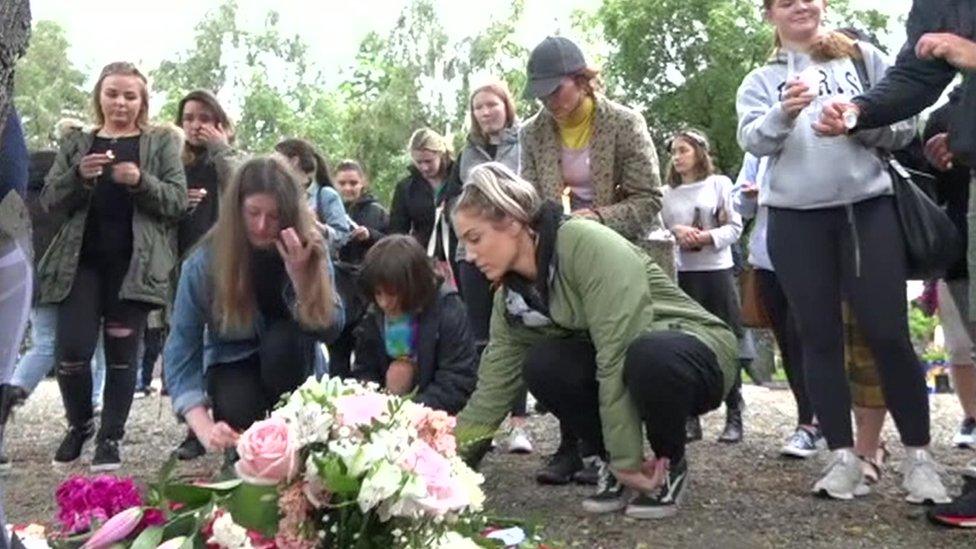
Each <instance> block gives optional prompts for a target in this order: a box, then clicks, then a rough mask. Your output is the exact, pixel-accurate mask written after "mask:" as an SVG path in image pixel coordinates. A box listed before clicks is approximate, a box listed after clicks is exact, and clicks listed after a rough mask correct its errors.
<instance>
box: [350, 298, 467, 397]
mask: <svg viewBox="0 0 976 549" xmlns="http://www.w3.org/2000/svg"><path fill="white" fill-rule="evenodd" d="M419 324H420V327H419V331H420V333H419V334H418V337H417V340H418V343H417V365H418V367H419V372H418V377H417V384H416V387H417V396H416V398H415V399H414V400H416V401H417V402H419V403H421V404H424V405H427V406H430V407H431V408H433V409H435V410H444V411H445V412H447V413H449V414H452V415H453V414H457V413H458V412H459V411H460V410H461V408H464V405H465V404H467V402H468V398H469V397H470V396H471V393H472V392H474V387H475V384H476V383H477V381H478V354H477V353H476V352H475V346H474V337H473V336H472V335H471V329H470V328H469V327H468V314H467V311H465V309H464V303H463V302H462V301H461V297H460V296H459V295H458V294H457V292H456V291H453V290H450V289H448V288H446V287H443V288H442V289H441V291H440V295H439V296H438V299H437V300H436V301H435V302H434V303H433V304H431V305H430V306H428V307H427V308H426V309H424V310H423V311H422V312H421V313H420V319H419ZM359 330H360V331H359V334H358V337H357V338H356V362H355V365H354V366H353V371H352V374H353V376H354V377H356V378H357V379H361V380H365V381H374V382H376V383H379V384H380V385H383V383H384V382H385V380H386V370H387V369H388V368H389V367H390V362H391V360H390V357H389V356H387V354H386V344H385V341H384V332H383V313H382V312H381V311H379V310H378V309H377V308H376V307H375V306H373V307H372V308H371V310H370V312H369V313H368V314H367V315H366V318H365V319H363V322H362V324H361V325H360V329H359Z"/></svg>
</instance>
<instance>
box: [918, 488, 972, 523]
mask: <svg viewBox="0 0 976 549" xmlns="http://www.w3.org/2000/svg"><path fill="white" fill-rule="evenodd" d="M928 517H929V520H930V521H932V522H934V523H936V524H940V525H942V526H951V527H953V528H976V490H974V491H969V492H963V494H962V495H960V496H959V497H957V498H956V499H954V500H953V501H952V502H951V503H943V504H942V505H935V506H933V507H932V508H931V509H929V512H928Z"/></svg>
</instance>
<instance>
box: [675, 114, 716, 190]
mask: <svg viewBox="0 0 976 549" xmlns="http://www.w3.org/2000/svg"><path fill="white" fill-rule="evenodd" d="M678 140H681V141H683V142H685V143H687V144H688V145H690V146H691V148H692V149H694V151H695V167H694V170H695V172H694V174H695V181H701V180H702V179H705V178H706V177H708V176H710V175H713V174H714V173H715V163H714V161H712V154H711V152H712V150H711V149H712V146H711V144H710V143H709V142H708V137H707V136H706V135H705V134H704V132H701V131H699V130H695V129H691V128H689V129H684V130H681V131H678V132H675V133H674V134H673V135H672V136H671V137H670V138H669V139H668V140H667V141H666V142H665V146H666V147H667V149H668V152H671V150H672V146H673V145H674V143H675V142H676V141H678ZM671 156H672V158H671V159H670V160H668V170H667V175H666V176H665V181H666V182H667V184H668V185H670V186H671V187H677V186H679V185H681V184H682V183H683V182H684V180H683V179H682V178H681V174H679V173H678V171H677V170H675V169H674V154H673V153H672V155H671Z"/></svg>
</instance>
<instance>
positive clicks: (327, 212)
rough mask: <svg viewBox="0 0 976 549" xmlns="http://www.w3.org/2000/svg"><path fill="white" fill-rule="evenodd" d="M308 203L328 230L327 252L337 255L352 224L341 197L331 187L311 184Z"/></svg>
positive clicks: (350, 230)
mask: <svg viewBox="0 0 976 549" xmlns="http://www.w3.org/2000/svg"><path fill="white" fill-rule="evenodd" d="M308 201H309V203H310V204H314V205H315V216H316V217H317V218H318V220H319V221H320V222H322V223H324V224H325V226H326V228H327V229H328V232H327V234H325V236H326V237H327V238H328V239H329V252H330V253H332V254H333V255H334V254H337V253H338V252H339V249H341V248H342V247H343V246H345V245H346V242H349V238H350V236H351V235H352V223H351V222H350V220H349V215H348V214H347V213H346V207H345V206H344V205H343V204H342V196H341V195H340V194H339V193H338V192H337V191H336V190H335V189H333V188H332V187H327V186H322V185H319V184H318V183H312V184H311V185H309V186H308Z"/></svg>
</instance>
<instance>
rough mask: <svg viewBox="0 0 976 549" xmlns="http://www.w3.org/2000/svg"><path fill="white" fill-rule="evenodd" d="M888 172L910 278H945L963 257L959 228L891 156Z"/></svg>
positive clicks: (909, 173)
mask: <svg viewBox="0 0 976 549" xmlns="http://www.w3.org/2000/svg"><path fill="white" fill-rule="evenodd" d="M888 171H889V172H890V173H891V186H892V189H893V190H894V192H895V208H896V209H897V210H898V221H899V225H900V228H901V233H902V240H903V241H904V242H905V257H906V260H907V261H906V262H907V267H908V279H909V280H929V279H933V278H941V277H942V276H943V275H945V272H946V270H947V269H948V268H949V267H951V266H952V265H953V264H954V263H955V262H956V260H957V259H958V258H959V250H960V248H961V246H962V243H961V241H960V236H959V231H957V230H956V226H955V224H953V223H952V220H951V219H949V216H948V215H946V213H945V211H944V210H943V209H942V208H940V207H939V205H938V204H936V203H935V202H934V201H933V200H932V199H931V198H929V196H928V195H927V194H925V193H924V192H923V191H922V189H920V188H919V187H918V185H916V184H915V181H913V179H912V174H911V172H910V171H909V170H908V169H906V168H905V167H903V166H902V165H901V164H899V163H898V161H897V160H895V159H893V158H891V159H888Z"/></svg>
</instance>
